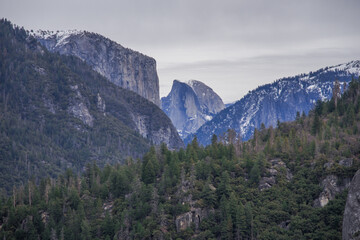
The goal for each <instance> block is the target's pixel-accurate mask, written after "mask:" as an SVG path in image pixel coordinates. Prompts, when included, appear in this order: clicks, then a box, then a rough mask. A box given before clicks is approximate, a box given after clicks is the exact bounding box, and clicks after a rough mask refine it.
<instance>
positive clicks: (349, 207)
mask: <svg viewBox="0 0 360 240" xmlns="http://www.w3.org/2000/svg"><path fill="white" fill-rule="evenodd" d="M342 239H343V240H355V239H357V240H359V239H360V170H358V171H357V172H356V174H355V176H354V178H353V179H352V181H351V184H350V187H349V193H348V196H347V200H346V205H345V211H344V218H343V226H342Z"/></svg>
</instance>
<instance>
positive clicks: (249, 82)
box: [0, 0, 360, 102]
mask: <svg viewBox="0 0 360 240" xmlns="http://www.w3.org/2000/svg"><path fill="white" fill-rule="evenodd" d="M0 17H1V18H3V17H5V18H7V19H8V20H10V21H12V22H13V23H15V24H17V25H20V26H24V27H25V28H26V29H28V30H30V29H33V30H37V29H43V30H68V29H78V30H87V31H92V32H96V33H100V34H102V35H104V36H106V37H108V38H110V39H112V40H114V41H116V42H118V43H120V44H121V45H123V46H125V47H129V48H132V49H134V50H137V51H139V52H142V53H144V54H146V55H149V56H151V57H154V58H155V59H156V61H157V68H158V74H159V79H160V95H161V96H164V95H167V94H168V93H169V91H170V89H171V85H172V81H173V80H174V79H179V80H181V81H187V80H189V79H197V80H200V81H203V82H204V83H206V84H207V85H209V86H210V87H212V88H213V89H214V90H215V91H216V92H217V93H218V94H219V95H220V96H221V97H222V98H223V100H224V102H231V101H235V100H238V99H240V98H241V97H242V96H243V95H244V94H246V93H247V92H248V91H249V90H252V89H254V88H256V87H257V86H259V85H262V84H265V83H270V82H273V81H274V80H276V79H278V78H281V77H286V76H292V75H296V74H300V73H303V72H309V71H312V70H316V69H318V68H321V67H325V66H328V65H336V64H340V63H343V62H348V61H351V60H358V59H360V0H337V1H335V0H301V1H298V0H294V1H291V0H271V1H270V0H259V1H256V0H246V1H245V0H217V1H215V0H101V1H99V0H96V1H95V0H61V1H59V0H57V1H52V0H31V1H29V0H0Z"/></svg>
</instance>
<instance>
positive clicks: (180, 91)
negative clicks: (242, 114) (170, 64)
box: [161, 80, 225, 138]
mask: <svg viewBox="0 0 360 240" xmlns="http://www.w3.org/2000/svg"><path fill="white" fill-rule="evenodd" d="M161 108H162V109H163V111H164V112H165V113H166V114H167V115H168V116H169V118H170V119H171V121H172V122H173V124H174V126H175V127H176V128H177V130H178V132H179V134H180V136H181V137H182V138H186V137H187V136H188V134H190V133H194V132H195V131H196V130H197V129H198V128H199V127H200V126H202V125H203V124H204V123H205V122H206V121H209V120H211V118H212V117H213V116H215V114H216V113H218V112H219V111H221V110H222V109H224V108H225V105H224V103H223V101H222V100H221V98H220V97H219V96H218V95H217V94H216V93H215V92H214V91H213V90H212V89H211V88H210V87H208V86H206V85H205V84H204V83H202V82H200V81H196V80H190V81H189V82H188V83H183V82H180V81H178V80H174V82H173V86H172V88H171V91H170V93H169V95H168V96H166V97H163V98H161Z"/></svg>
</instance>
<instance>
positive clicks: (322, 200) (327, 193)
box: [314, 175, 350, 207]
mask: <svg viewBox="0 0 360 240" xmlns="http://www.w3.org/2000/svg"><path fill="white" fill-rule="evenodd" d="M349 185H350V179H348V178H346V179H342V181H340V179H339V178H338V177H337V176H335V175H329V176H327V177H326V178H325V179H324V180H323V181H322V182H321V184H320V186H321V187H322V188H323V191H322V192H321V193H320V196H319V198H317V199H315V201H314V207H325V206H326V205H327V204H328V203H329V201H330V200H333V199H335V196H336V195H337V194H338V193H340V192H342V191H344V190H345V189H347V188H348V187H349Z"/></svg>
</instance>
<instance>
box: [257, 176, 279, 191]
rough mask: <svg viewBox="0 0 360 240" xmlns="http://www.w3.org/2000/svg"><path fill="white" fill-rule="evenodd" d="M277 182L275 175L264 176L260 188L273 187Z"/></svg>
mask: <svg viewBox="0 0 360 240" xmlns="http://www.w3.org/2000/svg"><path fill="white" fill-rule="evenodd" d="M275 183H276V180H275V176H271V177H263V178H261V179H260V182H259V189H260V190H264V189H268V188H271V187H272V186H273V185H274V184H275Z"/></svg>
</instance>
